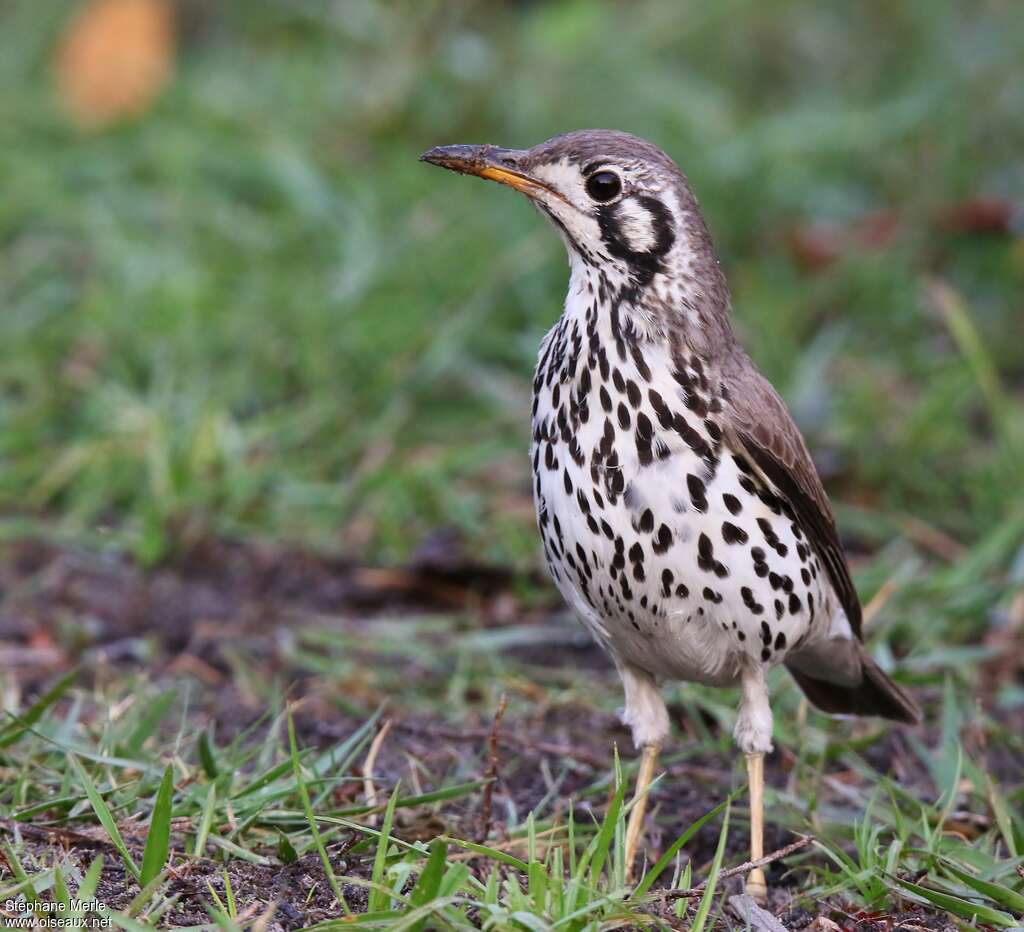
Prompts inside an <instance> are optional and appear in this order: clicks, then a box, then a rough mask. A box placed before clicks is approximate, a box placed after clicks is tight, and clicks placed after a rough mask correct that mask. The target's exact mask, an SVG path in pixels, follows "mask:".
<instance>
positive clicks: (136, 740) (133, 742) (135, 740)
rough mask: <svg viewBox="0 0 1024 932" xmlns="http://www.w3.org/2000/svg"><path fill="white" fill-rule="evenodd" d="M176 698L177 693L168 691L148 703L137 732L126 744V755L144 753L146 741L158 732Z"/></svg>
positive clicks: (137, 726) (171, 690)
mask: <svg viewBox="0 0 1024 932" xmlns="http://www.w3.org/2000/svg"><path fill="white" fill-rule="evenodd" d="M175 696H177V691H176V690H173V689H168V690H167V691H166V692H162V693H160V695H159V696H157V697H156V698H155V699H153V700H152V702H149V703H147V705H146V710H145V712H143V714H142V715H141V717H140V718H139V722H138V724H137V725H136V726H135V730H134V731H133V732H132V733H131V736H130V737H129V738H128V740H127V742H125V745H124V751H123V753H124V754H126V755H128V756H129V757H133V756H135V755H137V754H138V753H139V752H140V751H142V746H143V745H144V744H145V743H146V739H147V738H148V737H149V736H150V735H152V734H153V732H154V731H156V728H157V726H158V725H159V724H160V722H161V721H162V720H163V717H164V716H165V715H166V714H167V711H168V709H170V707H171V703H172V702H174V698H175Z"/></svg>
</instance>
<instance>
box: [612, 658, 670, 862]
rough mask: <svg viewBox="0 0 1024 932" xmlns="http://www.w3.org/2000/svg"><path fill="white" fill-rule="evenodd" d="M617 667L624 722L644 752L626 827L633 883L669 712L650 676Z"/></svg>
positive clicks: (620, 663)
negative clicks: (637, 855)
mask: <svg viewBox="0 0 1024 932" xmlns="http://www.w3.org/2000/svg"><path fill="white" fill-rule="evenodd" d="M617 666H618V668H619V676H621V677H622V688H623V690H624V691H625V693H626V708H625V710H624V711H623V715H622V720H623V721H624V722H625V723H626V724H627V725H629V727H630V729H631V730H632V732H633V744H634V745H636V747H638V748H642V749H643V756H642V758H641V760H640V772H639V773H638V774H637V777H636V796H635V797H634V803H633V809H632V810H631V811H630V813H629V824H628V825H627V826H626V880H627V881H630V880H632V878H633V862H634V861H635V860H636V851H637V846H638V845H639V843H640V836H641V834H642V833H643V827H644V814H645V813H646V811H647V789H648V787H650V785H651V780H652V779H653V778H654V767H655V765H656V764H657V762H658V751H659V749H660V748H661V742H662V741H664V740H665V737H666V736H667V735H668V711H667V710H666V708H665V701H664V700H663V699H662V698H661V693H660V692H659V690H658V684H657V682H656V681H655V679H654V677H653V676H651V674H649V673H648V672H647V671H645V670H641V669H640V668H639V667H634V666H633V665H632V664H628V663H625V662H624V661H621V660H619V661H617Z"/></svg>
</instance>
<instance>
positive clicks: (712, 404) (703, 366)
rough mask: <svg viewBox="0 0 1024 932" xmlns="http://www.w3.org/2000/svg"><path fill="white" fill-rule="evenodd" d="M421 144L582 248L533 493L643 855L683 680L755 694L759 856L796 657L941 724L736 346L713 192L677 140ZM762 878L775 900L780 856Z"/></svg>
mask: <svg viewBox="0 0 1024 932" xmlns="http://www.w3.org/2000/svg"><path fill="white" fill-rule="evenodd" d="M421 158H422V159H423V160H424V161H426V162H430V163H432V164H434V165H439V166H441V167H442V168H447V169H451V170H452V171H456V172H460V173H463V174H467V175H477V176H479V177H481V178H488V179H491V180H493V181H497V182H500V183H502V184H505V185H509V186H510V187H512V188H515V189H516V190H518V191H521V192H522V193H523V194H525V195H526V196H527V197H528V198H529V199H530V201H532V203H533V204H534V205H535V206H536V207H537V208H538V209H539V210H540V212H541V213H542V214H544V215H545V216H546V217H547V218H548V220H550V221H551V223H552V224H553V225H554V227H555V229H556V230H557V231H558V233H559V234H560V235H561V237H562V240H563V241H564V243H565V246H566V249H567V251H568V256H569V268H570V276H569V293H568V296H567V297H566V300H565V306H564V309H563V311H562V315H561V317H560V318H559V319H558V322H557V323H556V324H555V325H554V327H553V328H552V329H551V330H550V331H549V332H548V334H547V336H546V337H545V338H544V340H543V342H542V344H541V347H540V353H539V358H538V363H537V369H536V373H535V375H534V379H533V442H532V447H531V456H532V464H533V492H534V499H535V504H536V512H537V526H538V528H539V530H540V536H541V540H542V542H543V549H544V555H545V558H546V560H547V565H548V568H549V569H550V572H551V575H552V577H553V578H554V581H555V583H556V585H557V586H558V588H559V590H560V591H561V593H562V595H563V596H564V598H565V600H566V602H568V604H569V605H570V606H571V607H572V609H573V610H574V611H575V613H576V614H577V615H578V616H579V617H580V618H581V619H582V621H583V623H584V624H585V625H586V626H587V628H589V630H590V631H591V633H592V634H593V636H594V637H595V638H596V639H597V641H598V642H600V644H601V645H602V646H603V647H604V648H605V649H606V650H607V651H608V653H609V654H610V655H611V657H612V659H613V660H614V662H615V665H616V667H617V668H618V672H619V675H620V677H621V679H622V684H623V687H624V692H625V710H624V713H623V718H624V721H625V722H626V723H627V724H628V725H629V726H630V728H631V729H632V734H633V740H634V742H635V744H636V745H637V747H638V748H640V749H642V756H641V764H640V768H639V774H638V777H637V788H636V795H635V799H634V803H633V807H632V810H631V812H630V821H629V824H628V826H627V832H626V852H625V854H626V863H627V869H628V870H629V871H630V872H631V871H632V868H633V865H634V862H635V856H636V849H637V844H638V841H639V839H640V835H641V829H642V825H643V819H644V814H645V804H646V794H647V788H648V786H649V784H650V781H651V780H652V778H653V776H654V771H655V766H656V760H657V755H658V751H659V748H660V747H661V745H662V743H663V741H664V740H665V738H666V736H667V735H668V731H669V718H668V714H667V711H666V708H665V703H664V701H663V699H662V696H661V692H660V689H659V685H660V683H661V682H662V681H664V680H683V681H689V682H696V683H704V684H708V685H711V686H738V687H739V690H740V701H739V708H738V710H737V715H736V722H735V728H734V730H733V734H734V737H735V741H736V744H737V745H738V747H739V749H740V750H741V751H742V752H743V753H744V754H745V755H746V763H747V772H748V781H749V792H750V809H751V851H750V853H751V859H752V860H756V859H758V858H760V857H762V854H763V841H762V836H763V807H764V802H763V799H764V796H763V783H764V755H765V754H766V753H768V752H770V751H771V749H772V710H771V705H770V702H769V694H768V687H767V684H766V674H767V673H768V671H769V670H771V669H772V668H773V667H775V666H778V665H779V664H784V665H785V666H786V667H787V668H788V670H789V671H790V673H791V674H792V675H793V677H794V678H795V680H796V682H797V683H798V684H799V686H800V688H801V689H802V690H803V692H804V694H805V695H806V696H807V698H808V699H809V700H810V701H811V702H812V703H813V704H814V705H815V706H817V707H818V708H819V709H821V710H823V711H824V712H828V713H834V714H854V715H875V716H882V717H884V718H889V719H893V720H896V721H900V722H906V723H915V722H917V721H918V720H919V717H920V716H919V712H918V709H917V707H916V706H915V704H914V702H913V700H912V699H911V698H910V697H909V696H908V695H907V694H906V693H905V692H904V691H903V690H902V689H900V687H899V686H897V685H896V684H895V683H894V682H893V681H892V680H891V679H890V678H889V677H888V676H887V675H886V674H885V673H884V672H883V671H882V670H881V669H880V668H879V667H878V665H877V664H876V663H875V662H874V661H873V660H872V659H871V657H870V656H869V655H868V654H867V652H866V651H865V649H864V646H863V644H862V640H861V606H860V603H859V601H858V597H857V591H856V589H855V588H854V585H853V581H852V579H851V577H850V569H849V566H848V564H847V560H846V556H845V554H844V552H843V548H842V545H841V543H840V541H839V536H838V533H837V530H836V522H835V519H834V517H833V514H832V509H831V507H830V505H829V500H828V496H827V495H826V493H825V490H824V488H823V487H822V483H821V480H820V478H819V476H818V473H817V471H816V469H815V466H814V462H813V460H812V459H811V456H810V454H809V453H808V451H807V446H806V444H805V443H804V440H803V438H802V436H801V434H800V431H799V430H798V429H797V427H796V425H795V424H794V422H793V419H792V418H791V417H790V414H789V412H788V410H787V409H786V406H785V404H784V403H783V401H782V399H781V398H780V397H779V395H778V393H777V392H776V391H775V389H774V388H773V387H772V386H771V384H770V383H769V382H768V381H767V379H766V378H765V377H764V376H763V375H762V374H761V373H760V372H759V371H758V370H757V368H756V367H755V365H754V364H753V363H752V362H751V360H750V357H749V356H748V355H747V353H746V352H745V350H744V349H743V348H742V347H741V346H740V344H739V342H738V341H737V339H736V335H735V334H734V332H733V328H732V325H731V323H730V296H729V289H728V287H727V284H726V280H725V277H724V275H723V273H722V269H721V267H720V265H719V262H718V258H717V256H716V254H715V249H714V246H713V244H712V241H711V237H710V235H709V233H708V230H707V226H706V225H705V222H704V219H703V216H702V214H701V211H700V209H699V207H698V205H697V200H696V198H695V197H694V194H693V191H692V190H691V188H690V185H689V183H688V181H687V179H686V177H685V176H684V175H683V174H682V172H681V171H680V170H679V169H678V168H677V167H676V165H675V163H674V162H673V161H672V160H671V159H670V158H669V157H668V156H667V155H666V154H665V153H664V152H662V151H661V150H660V149H659V148H657V147H656V146H654V145H652V144H651V143H649V142H646V141H645V140H643V139H639V138H637V137H635V136H631V135H628V134H626V133H621V132H613V131H609V130H582V131H579V132H573V133H567V134H565V135H562V136H556V137H555V138H553V139H550V140H548V141H547V142H543V143H541V144H540V145H537V146H534V147H533V148H531V149H525V150H517V149H503V148H499V147H496V146H490V145H458V146H442V147H439V148H435V149H431V150H430V151H428V152H426V153H424V154H423V155H422V156H421ZM747 889H748V892H750V893H751V894H753V895H755V896H757V897H760V898H763V897H764V895H765V893H766V885H765V878H764V874H763V872H762V871H761V870H755V871H753V872H751V873H750V874H749V875H748V881H747Z"/></svg>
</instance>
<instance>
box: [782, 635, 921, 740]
mask: <svg viewBox="0 0 1024 932" xmlns="http://www.w3.org/2000/svg"><path fill="white" fill-rule="evenodd" d="M823 649H827V650H828V651H829V653H830V654H832V656H831V657H830V658H829V661H830V662H827V663H821V662H819V661H820V660H821V659H823V658H820V657H815V655H817V654H820V652H822V650H823ZM837 653H842V654H845V655H846V656H844V657H842V658H841V661H842V662H839V663H836V660H837V659H840V658H837V657H836V654H837ZM786 666H787V668H788V669H789V672H790V673H792V674H793V679H795V680H796V681H797V683H798V684H799V686H800V688H801V689H802V690H803V693H804V695H805V696H806V697H807V698H808V699H809V700H810V701H811V702H812V703H813V704H814V705H815V706H816V707H817V708H819V709H821V711H822V712H829V713H831V714H832V715H878V716H881V717H882V718H889V719H892V720H893V721H896V722H904V723H905V724H907V725H917V724H918V723H919V722H920V721H921V710H920V709H919V708H918V707H917V704H916V703H915V702H914V700H913V699H911V698H910V696H908V695H907V694H906V692H904V691H903V690H902V689H901V688H900V687H899V686H897V685H896V684H895V683H894V682H893V681H892V680H891V679H890V678H889V677H888V676H887V675H886V674H885V673H884V672H883V671H882V669H881V667H879V666H878V664H877V663H875V662H874V660H872V659H871V658H870V657H869V656H868V655H867V653H866V652H865V650H864V646H863V645H862V644H861V643H860V642H859V641H855V640H852V639H848V638H831V639H830V640H829V641H828V642H827V647H826V645H824V644H823V645H820V646H819V647H818V648H817V650H815V651H814V654H808V655H805V656H801V654H800V653H797V654H792V655H790V656H789V657H788V658H787V660H786Z"/></svg>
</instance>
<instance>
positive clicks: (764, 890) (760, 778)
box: [747, 754, 768, 903]
mask: <svg viewBox="0 0 1024 932" xmlns="http://www.w3.org/2000/svg"><path fill="white" fill-rule="evenodd" d="M747 783H748V784H749V785H750V786H749V788H750V860H751V861H756V860H757V859H758V858H762V857H764V754H748V755H747ZM747 893H748V894H749V895H750V896H752V897H753V898H754V899H755V900H758V901H760V902H762V903H763V902H764V901H765V900H766V899H767V898H768V884H767V882H766V881H765V878H764V871H763V870H762V869H761V868H760V867H755V868H754V869H753V870H752V871H751V872H750V873H749V874H747Z"/></svg>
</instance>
